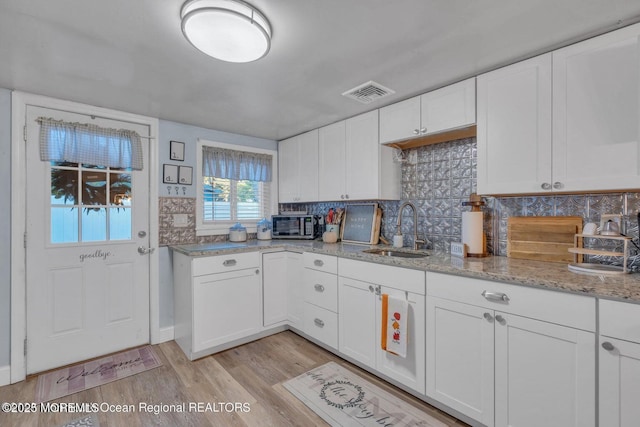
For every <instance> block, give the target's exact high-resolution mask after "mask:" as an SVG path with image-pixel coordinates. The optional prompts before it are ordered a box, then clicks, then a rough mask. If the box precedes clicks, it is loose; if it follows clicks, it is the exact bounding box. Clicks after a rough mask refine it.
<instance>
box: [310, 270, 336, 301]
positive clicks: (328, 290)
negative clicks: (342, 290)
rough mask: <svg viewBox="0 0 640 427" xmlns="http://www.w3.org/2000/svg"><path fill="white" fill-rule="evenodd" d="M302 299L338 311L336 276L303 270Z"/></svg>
mask: <svg viewBox="0 0 640 427" xmlns="http://www.w3.org/2000/svg"><path fill="white" fill-rule="evenodd" d="M304 299H305V301H307V302H310V303H311V304H315V305H317V306H319V307H322V308H326V309H327V310H331V311H333V312H337V311H338V276H336V275H335V274H330V273H325V272H323V271H316V270H311V269H308V268H305V269H304Z"/></svg>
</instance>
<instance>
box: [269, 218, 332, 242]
mask: <svg viewBox="0 0 640 427" xmlns="http://www.w3.org/2000/svg"><path fill="white" fill-rule="evenodd" d="M321 220H322V217H320V216H318V215H273V216H272V217H271V226H272V229H273V230H272V237H273V238H274V239H308V240H312V239H315V238H316V237H318V236H319V235H320V232H321V229H322V228H321V227H322V224H321V223H320V222H321Z"/></svg>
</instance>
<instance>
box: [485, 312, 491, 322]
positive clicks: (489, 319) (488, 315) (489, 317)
mask: <svg viewBox="0 0 640 427" xmlns="http://www.w3.org/2000/svg"><path fill="white" fill-rule="evenodd" d="M482 317H484V318H485V319H487V320H488V321H489V322H491V321H492V320H493V316H492V315H490V314H489V313H485V314H483V315H482Z"/></svg>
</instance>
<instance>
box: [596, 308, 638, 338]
mask: <svg viewBox="0 0 640 427" xmlns="http://www.w3.org/2000/svg"><path fill="white" fill-rule="evenodd" d="M599 306H600V335H606V336H608V337H612V338H619V339H622V340H627V341H633V342H637V343H640V305H638V304H631V303H628V302H620V301H610V300H602V299H601V300H600V301H599Z"/></svg>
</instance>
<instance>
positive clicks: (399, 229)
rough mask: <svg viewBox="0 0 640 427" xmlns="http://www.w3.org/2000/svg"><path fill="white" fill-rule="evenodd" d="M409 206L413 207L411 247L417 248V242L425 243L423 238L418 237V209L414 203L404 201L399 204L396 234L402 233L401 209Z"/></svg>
mask: <svg viewBox="0 0 640 427" xmlns="http://www.w3.org/2000/svg"><path fill="white" fill-rule="evenodd" d="M407 206H409V207H411V209H413V249H414V250H416V251H417V250H418V245H419V244H425V243H427V241H426V240H424V239H418V210H417V209H416V205H414V204H413V203H411V202H404V203H403V204H401V205H400V209H398V222H397V223H396V234H402V211H403V210H404V208H405V207H407Z"/></svg>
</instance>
